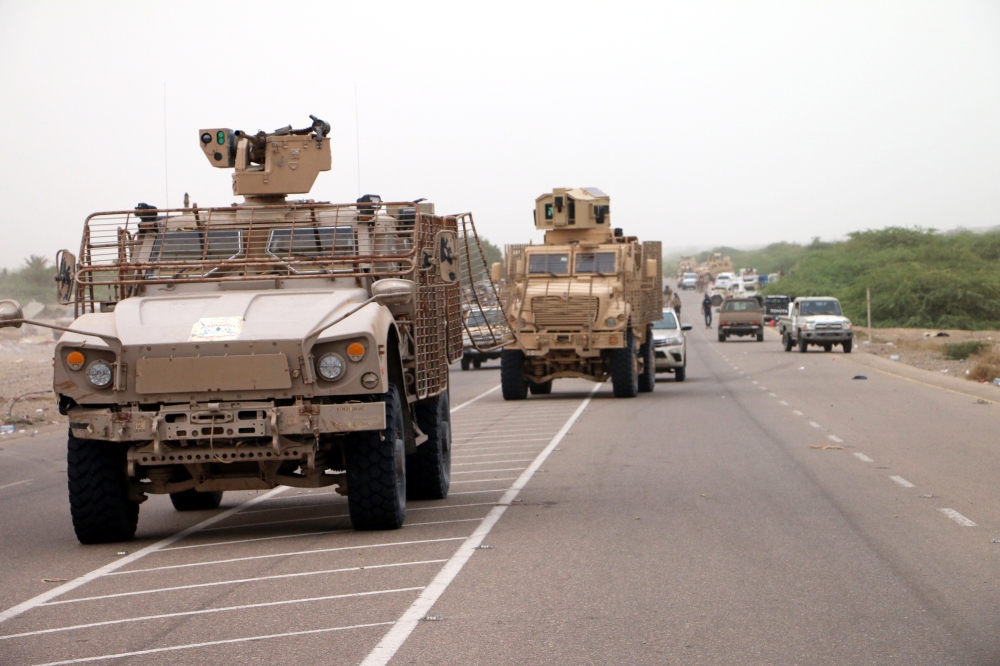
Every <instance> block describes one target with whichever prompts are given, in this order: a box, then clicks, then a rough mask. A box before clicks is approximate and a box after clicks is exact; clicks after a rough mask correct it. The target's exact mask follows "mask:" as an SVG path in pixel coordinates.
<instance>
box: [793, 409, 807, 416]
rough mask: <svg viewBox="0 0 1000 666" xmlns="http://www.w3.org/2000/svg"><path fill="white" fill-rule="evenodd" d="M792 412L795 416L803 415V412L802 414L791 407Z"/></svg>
mask: <svg viewBox="0 0 1000 666" xmlns="http://www.w3.org/2000/svg"><path fill="white" fill-rule="evenodd" d="M792 414H795V415H796V416H805V414H803V413H802V412H800V411H799V410H797V409H793V410H792Z"/></svg>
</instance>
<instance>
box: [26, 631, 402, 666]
mask: <svg viewBox="0 0 1000 666" xmlns="http://www.w3.org/2000/svg"><path fill="white" fill-rule="evenodd" d="M387 624H392V622H373V623H371V624H352V625H351V626H349V627H328V628H326V629H307V630H306V631H289V632H286V633H283V634H268V635H266V636H247V637H245V638H227V639H226V640H223V641H208V642H206V643H189V644H187V645H171V646H170V647H162V648H152V649H149V650H136V651H135V652H119V653H118V654H104V655H101V656H99V657H82V658H80V659H68V660H66V661H50V662H48V663H45V664H36V666H66V664H84V663H86V662H88V661H103V660H105V659H121V658H123V657H136V656H139V655H143V654H156V653H158V652H173V651H175V650H192V649H195V648H202V647H211V646H213V645H229V644H232V643H248V642H250V641H263V640H268V639H270V638H286V637H289V636H306V635H308V634H325V633H329V632H331V631H347V630H348V629H367V628H368V627H382V626H385V625H387Z"/></svg>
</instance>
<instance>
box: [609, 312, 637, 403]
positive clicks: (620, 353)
mask: <svg viewBox="0 0 1000 666" xmlns="http://www.w3.org/2000/svg"><path fill="white" fill-rule="evenodd" d="M610 357H611V387H612V389H614V394H615V397H616V398H634V397H635V396H637V395H638V394H639V357H638V355H637V354H636V349H635V335H634V334H633V333H632V330H631V329H629V331H628V334H627V335H626V336H625V347H623V348H622V349H612V350H611V354H610Z"/></svg>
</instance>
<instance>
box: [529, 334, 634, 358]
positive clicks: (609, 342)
mask: <svg viewBox="0 0 1000 666" xmlns="http://www.w3.org/2000/svg"><path fill="white" fill-rule="evenodd" d="M625 338H626V332H625V331H607V332H599V333H593V332H590V333H583V332H580V333H520V334H519V335H518V342H520V345H521V347H522V348H523V349H524V353H525V355H526V356H545V355H547V354H548V353H549V352H550V351H573V352H575V353H576V355H577V356H580V357H581V358H596V357H598V356H600V355H601V350H602V349H621V348H623V347H624V346H625Z"/></svg>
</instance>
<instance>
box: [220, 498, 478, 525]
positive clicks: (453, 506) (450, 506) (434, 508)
mask: <svg viewBox="0 0 1000 666" xmlns="http://www.w3.org/2000/svg"><path fill="white" fill-rule="evenodd" d="M493 504H496V502H470V503H468V504H439V505H436V506H407V507H406V513H407V515H409V514H410V513H412V512H413V511H440V510H441V509H460V508H462V507H464V506H487V505H493ZM312 506H319V507H327V506H330V505H329V504H314V505H312ZM288 508H292V509H304V508H308V507H301V506H295V507H288ZM248 513H249V512H248ZM254 513H260V511H255V512H254ZM348 517H350V514H347V513H331V514H324V515H322V516H309V517H308V518H285V519H284V520H267V521H264V522H260V523H240V524H239V525H223V526H222V527H209V528H206V529H204V530H202V532H217V531H219V530H239V529H244V528H247V527H260V526H262V525H282V524H284V523H301V522H304V521H308V520H329V519H331V518H348Z"/></svg>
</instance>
